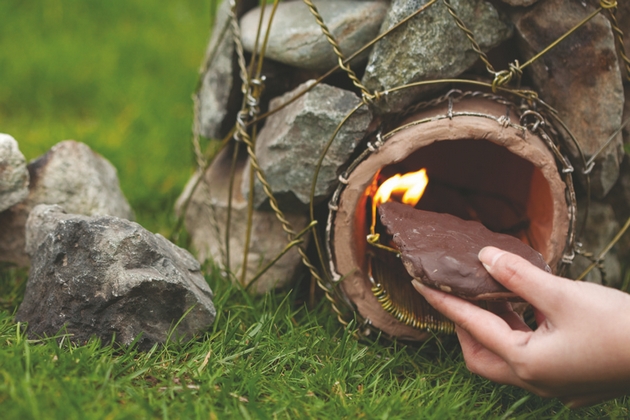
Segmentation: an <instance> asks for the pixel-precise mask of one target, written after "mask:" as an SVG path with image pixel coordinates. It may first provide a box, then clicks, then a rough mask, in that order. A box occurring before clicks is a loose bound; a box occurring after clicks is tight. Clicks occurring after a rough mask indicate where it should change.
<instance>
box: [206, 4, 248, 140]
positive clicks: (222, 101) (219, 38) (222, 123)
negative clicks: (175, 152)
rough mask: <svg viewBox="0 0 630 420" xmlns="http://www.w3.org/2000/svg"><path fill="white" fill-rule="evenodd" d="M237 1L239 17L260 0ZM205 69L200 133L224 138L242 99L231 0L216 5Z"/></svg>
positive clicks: (210, 136) (232, 123)
mask: <svg viewBox="0 0 630 420" xmlns="http://www.w3.org/2000/svg"><path fill="white" fill-rule="evenodd" d="M237 4H238V8H237V16H241V15H242V14H243V12H244V11H246V10H249V9H250V8H252V7H254V5H255V4H257V2H256V1H253V0H244V1H239V2H237ZM202 72H203V75H202V81H201V88H200V91H199V119H200V125H201V134H202V135H203V136H205V137H208V138H215V139H216V138H223V137H224V136H225V135H226V134H227V133H228V132H229V131H230V129H231V128H232V126H233V125H234V121H235V119H236V113H237V112H238V110H239V109H240V107H241V98H242V94H241V82H240V79H239V78H238V63H237V61H236V50H235V49H234V35H233V32H232V22H231V18H230V2H229V0H223V1H222V2H221V4H220V5H219V7H218V8H217V14H216V18H215V21H214V28H213V30H212V35H211V36H210V42H209V43H208V48H207V49H206V57H205V59H204V66H203V68H202Z"/></svg>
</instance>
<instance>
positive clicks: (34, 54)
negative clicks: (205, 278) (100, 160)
mask: <svg viewBox="0 0 630 420" xmlns="http://www.w3.org/2000/svg"><path fill="white" fill-rule="evenodd" d="M0 16H3V17H4V18H3V22H2V25H0V132H5V133H8V134H11V135H12V136H13V137H15V139H16V140H17V141H18V143H19V144H20V149H21V150H22V152H23V153H24V154H25V156H26V157H27V159H32V158H35V157H37V156H39V155H41V154H43V153H45V152H46V151H47V150H48V149H49V148H50V147H51V146H53V145H54V144H56V143H57V142H59V141H61V140H66V139H74V140H77V141H82V142H84V143H86V144H88V145H89V146H90V147H92V148H93V149H94V150H96V151H97V152H99V153H101V154H102V155H104V156H105V157H106V158H107V159H109V160H110V161H111V162H112V163H113V164H114V166H116V167H117V169H118V173H119V178H120V182H121V186H122V189H123V191H124V193H125V194H126V196H127V197H128V199H129V201H130V203H131V205H132V207H133V208H134V210H135V211H136V213H137V219H138V221H139V222H140V223H141V224H143V225H145V226H146V227H147V228H149V229H150V230H153V231H158V230H164V228H165V227H166V226H165V225H166V224H167V222H168V221H169V219H168V217H169V215H170V214H171V208H172V203H173V201H174V199H175V198H176V196H177V194H179V192H180V191H181V189H182V186H183V184H184V183H185V182H186V180H187V179H188V177H189V176H190V174H191V172H192V168H193V157H192V152H191V148H190V138H191V134H190V131H191V130H190V127H191V123H192V112H191V106H192V105H191V100H190V95H191V93H192V92H193V91H194V89H195V86H196V83H197V69H198V67H199V65H200V63H201V61H202V59H203V54H204V50H205V45H206V43H207V40H208V35H209V27H210V2H209V1H206V0H196V1H195V0H178V1H168V0H160V1H142V0H135V1H124V0H112V1H104V0H103V1H96V0H94V1H85V0H46V1H22V0H3V1H2V2H0Z"/></svg>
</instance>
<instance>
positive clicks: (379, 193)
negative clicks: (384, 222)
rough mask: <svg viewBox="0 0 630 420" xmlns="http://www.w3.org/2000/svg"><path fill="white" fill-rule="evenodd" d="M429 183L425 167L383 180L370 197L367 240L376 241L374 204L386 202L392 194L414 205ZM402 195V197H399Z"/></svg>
mask: <svg viewBox="0 0 630 420" xmlns="http://www.w3.org/2000/svg"><path fill="white" fill-rule="evenodd" d="M428 184H429V177H428V176H427V170H426V169H425V168H422V169H420V170H419V171H416V172H408V173H406V174H404V175H400V174H396V175H394V176H392V177H391V178H388V179H386V180H385V182H383V183H382V184H381V185H380V186H379V187H378V189H377V190H376V193H375V194H374V197H373V198H372V225H371V226H370V234H369V235H368V242H370V243H372V244H374V243H377V242H378V238H379V235H378V234H376V232H375V230H376V206H378V205H380V204H383V203H386V202H388V201H389V200H390V199H391V198H392V195H394V196H398V198H399V199H400V201H401V202H403V203H404V204H408V205H410V206H415V205H416V204H418V201H420V199H421V198H422V194H424V190H425V189H426V188H427V185H428ZM401 195H402V197H400V196H401Z"/></svg>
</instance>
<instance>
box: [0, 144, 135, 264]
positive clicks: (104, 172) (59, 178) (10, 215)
mask: <svg viewBox="0 0 630 420" xmlns="http://www.w3.org/2000/svg"><path fill="white" fill-rule="evenodd" d="M28 171H29V173H30V178H31V181H30V185H29V195H28V197H27V198H26V199H25V200H24V201H23V202H21V203H19V204H17V205H15V206H13V207H11V208H9V209H7V210H5V211H4V212H2V213H0V226H2V227H3V228H2V229H1V230H0V261H7V262H12V263H15V264H18V265H22V266H24V265H28V262H29V259H28V255H27V254H26V252H25V251H24V246H25V237H24V235H25V231H24V225H25V223H26V219H27V218H28V215H29V213H30V211H31V209H33V207H35V206H36V205H37V204H59V205H60V206H62V207H63V208H64V209H66V210H67V211H68V212H71V213H74V214H84V215H111V216H116V217H121V218H125V219H133V217H134V214H133V211H132V210H131V207H130V206H129V203H128V202H127V200H126V199H125V196H124V195H123V193H122V191H121V190H120V186H119V182H118V176H117V174H116V168H114V166H113V165H112V164H111V163H109V162H108V161H107V160H106V159H105V158H103V157H102V156H101V155H99V154H97V153H95V152H94V151H92V149H90V148H89V147H88V146H87V145H85V144H83V143H79V142H76V141H72V140H67V141H63V142H61V143H58V144H56V145H55V146H54V147H53V148H52V149H50V150H49V151H48V152H47V153H46V154H45V155H43V156H41V157H39V158H37V159H35V160H33V161H31V162H30V163H29V164H28Z"/></svg>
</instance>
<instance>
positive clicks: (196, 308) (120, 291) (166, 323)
mask: <svg viewBox="0 0 630 420" xmlns="http://www.w3.org/2000/svg"><path fill="white" fill-rule="evenodd" d="M26 226H27V230H28V231H29V233H28V235H27V236H28V237H29V251H30V252H31V256H32V266H31V271H30V274H29V278H28V282H27V286H26V293H25V296H24V301H23V302H22V304H21V305H20V307H19V309H18V312H17V314H16V319H17V320H18V321H20V322H28V334H29V336H30V337H38V336H52V335H54V334H57V333H58V332H59V331H60V330H61V329H62V328H64V327H65V331H66V332H67V333H69V334H71V336H70V339H71V340H72V341H73V342H76V343H84V342H85V341H87V340H88V339H89V338H90V337H92V336H96V337H98V338H99V339H101V340H102V341H103V342H105V343H108V342H111V341H112V340H113V339H115V341H116V342H117V343H119V344H122V345H128V344H131V343H132V341H133V340H134V339H135V338H136V337H137V336H138V335H140V334H142V336H141V338H140V339H139V342H138V345H139V347H140V348H141V349H148V348H150V347H151V346H153V345H154V344H156V343H164V342H166V341H167V339H168V337H169V330H171V328H173V327H174V330H173V334H172V337H173V338H183V339H190V338H192V337H194V336H196V335H198V334H201V333H203V332H205V331H206V330H207V329H208V328H209V327H210V326H211V325H212V323H213V321H214V318H215V315H216V312H215V309H214V305H213V303H212V291H211V290H210V287H209V286H208V284H207V283H206V281H205V279H204V277H203V275H202V274H201V271H200V266H199V263H198V262H197V261H196V260H195V259H194V258H193V256H192V255H190V254H189V253H188V252H187V251H185V250H183V249H181V248H179V247H177V246H175V245H173V244H172V243H171V242H169V241H167V240H166V239H164V238H163V237H162V236H160V235H154V234H152V233H150V232H148V231H147V230H145V229H144V228H142V226H140V225H138V224H137V223H134V222H130V221H128V220H125V219H119V218H116V217H111V216H94V217H88V216H81V215H73V214H66V213H64V212H63V210H62V209H61V208H60V207H58V206H52V207H51V206H46V205H40V206H37V207H35V208H34V209H33V211H32V212H31V215H30V216H29V219H28V222H27V225H26ZM35 230H36V231H37V232H35ZM188 311H189V312H188ZM175 326H176V327H175Z"/></svg>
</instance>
